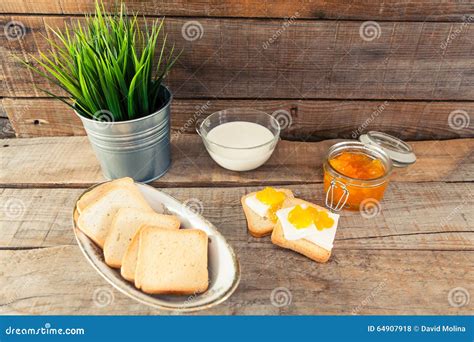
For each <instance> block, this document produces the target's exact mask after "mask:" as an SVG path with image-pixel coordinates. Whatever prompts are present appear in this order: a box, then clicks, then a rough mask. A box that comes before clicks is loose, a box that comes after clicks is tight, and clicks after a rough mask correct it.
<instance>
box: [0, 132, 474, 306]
mask: <svg viewBox="0 0 474 342" xmlns="http://www.w3.org/2000/svg"><path fill="white" fill-rule="evenodd" d="M334 142H335V141H334V140H332V141H323V142H312V143H304V142H289V141H282V142H280V144H279V146H278V148H277V151H276V152H275V154H274V156H273V157H272V159H271V160H270V161H269V162H268V163H267V164H266V165H265V166H263V167H261V168H260V169H258V170H256V171H253V172H246V173H235V172H230V171H226V170H223V169H221V168H220V167H218V166H217V165H216V164H215V163H214V162H213V161H212V160H211V159H210V158H209V156H208V155H207V153H206V151H205V150H204V148H203V146H202V144H201V142H200V141H199V137H197V136H194V135H181V136H179V137H174V138H173V142H172V143H173V165H172V168H171V169H170V171H169V172H168V174H167V175H166V176H164V177H163V178H162V179H160V180H158V181H156V182H154V183H153V185H154V186H155V187H157V188H160V189H162V190H163V191H164V192H166V193H169V194H170V195H172V196H175V197H176V198H178V199H179V200H181V201H185V200H189V199H195V200H198V201H200V202H201V203H202V208H203V212H202V213H203V215H204V216H205V217H206V218H208V219H209V220H210V221H211V222H212V223H214V224H215V225H216V226H217V227H218V229H219V230H220V231H221V232H222V234H223V235H224V236H225V237H226V238H227V240H228V241H229V242H230V244H232V246H233V247H234V249H235V251H236V253H237V255H238V257H239V259H240V263H241V268H242V280H241V283H240V286H239V287H238V289H237V291H236V292H235V293H234V295H233V296H232V297H231V298H229V299H228V300H227V301H226V302H224V303H223V304H221V305H219V306H217V307H215V308H213V309H211V310H208V311H204V312H201V313H202V314H297V315H300V314H354V313H358V314H473V313H474V306H473V304H472V300H471V303H469V304H467V305H463V306H460V307H456V302H455V303H451V304H450V302H449V300H448V293H449V292H450V290H452V289H454V288H457V287H462V288H463V289H464V290H466V291H467V292H468V293H470V294H471V296H474V272H473V265H474V253H473V252H474V210H473V209H474V196H473V195H474V186H473V185H474V183H473V181H474V152H473V151H474V139H458V140H446V141H424V142H414V143H413V146H414V149H415V152H416V153H417V156H418V162H417V163H416V164H415V165H413V166H412V167H410V168H408V169H406V170H397V171H396V172H395V174H394V176H393V178H392V182H391V184H390V187H389V189H388V191H387V193H386V196H385V199H384V200H383V202H382V211H381V212H380V213H379V214H378V215H377V216H375V217H374V218H364V217H362V216H361V214H360V213H358V212H344V213H343V214H342V218H341V220H340V224H339V229H338V232H337V236H336V241H335V248H334V250H333V255H332V257H331V259H330V261H329V262H328V263H326V264H317V263H314V262H312V261H310V260H309V259H307V258H305V257H303V256H301V255H299V254H296V253H294V252H291V251H288V250H283V249H280V248H278V247H276V246H274V245H272V244H271V242H270V238H269V237H266V238H261V239H257V238H253V237H251V236H250V235H249V234H248V233H247V229H246V223H245V218H244V214H243V212H242V210H241V207H240V202H239V198H240V196H242V194H245V193H247V192H250V191H254V190H255V189H256V188H258V187H261V186H263V185H269V184H271V185H283V184H284V185H288V186H289V188H291V189H292V190H293V191H294V192H295V193H296V194H297V195H298V196H300V197H302V198H304V199H307V200H311V201H314V202H316V203H322V184H321V181H322V171H321V161H322V158H323V155H324V153H325V152H326V151H327V148H328V147H329V146H330V145H331V144H332V143H334ZM1 163H2V164H1V169H0V184H1V187H2V190H1V192H2V195H1V203H0V204H1V208H2V211H1V213H2V217H1V225H2V227H1V229H0V254H1V258H0V287H1V289H2V291H1V293H0V313H2V314H160V313H161V312H159V311H157V310H155V309H152V308H149V307H147V306H144V305H142V304H139V303H137V302H135V301H133V300H132V299H129V298H128V297H126V296H125V295H123V294H121V293H119V292H118V291H116V290H114V289H113V288H112V287H111V286H110V285H109V284H108V283H107V282H106V281H105V280H104V279H102V278H101V276H100V275H99V274H97V272H96V271H95V270H94V269H93V268H92V266H90V265H89V264H88V263H87V261H86V260H85V258H84V257H83V255H82V254H81V252H80V250H79V248H78V246H77V244H76V242H75V239H74V235H73V231H72V225H71V213H72V208H73V205H74V202H75V200H76V198H77V197H78V196H79V195H80V194H81V193H82V192H83V191H84V189H85V188H87V187H88V186H90V185H92V184H95V183H97V182H101V181H103V180H104V179H103V178H102V175H101V173H100V169H99V166H98V163H97V162H96V159H95V157H94V155H93V153H92V151H91V149H90V146H89V143H88V141H87V138H86V137H58V138H34V139H4V140H2V146H1ZM278 287H284V288H286V289H287V290H288V291H289V293H291V303H289V304H288V305H285V306H282V307H277V306H275V305H272V302H271V300H270V296H271V293H272V291H273V290H274V289H275V288H278ZM98 289H99V290H104V291H107V292H108V293H109V294H112V296H113V298H112V300H110V301H109V303H108V305H105V306H104V305H98V303H97V301H96V300H94V293H96V292H97V290H98Z"/></svg>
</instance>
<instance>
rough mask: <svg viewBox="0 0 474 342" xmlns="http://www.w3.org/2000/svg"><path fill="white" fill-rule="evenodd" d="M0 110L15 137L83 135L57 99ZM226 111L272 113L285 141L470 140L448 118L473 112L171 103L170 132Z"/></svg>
mask: <svg viewBox="0 0 474 342" xmlns="http://www.w3.org/2000/svg"><path fill="white" fill-rule="evenodd" d="M2 105H3V108H4V111H5V112H6V113H7V114H8V116H9V117H10V120H11V123H12V125H13V126H14V128H15V131H16V134H17V136H18V137H21V138H32V137H40V136H69V135H85V132H84V129H83V128H82V124H81V121H80V119H79V118H78V117H77V116H76V115H75V114H74V113H73V111H72V110H71V109H70V108H69V107H68V106H66V105H65V104H63V103H62V102H60V101H58V100H54V99H49V98H37V99H35V98H33V99H31V98H28V99H25V98H14V99H12V98H4V99H2ZM226 108H255V109H258V110H262V111H265V112H267V113H273V115H274V116H276V117H277V118H280V121H281V122H282V123H283V124H285V126H286V127H285V129H284V130H283V131H282V134H281V136H282V138H283V139H289V140H305V141H318V140H324V139H334V138H349V139H350V138H353V137H354V136H358V135H359V134H360V132H362V131H369V130H377V131H383V132H387V133H390V134H395V135H397V136H399V137H400V138H401V139H404V140H431V139H453V138H468V137H474V130H473V129H472V127H470V125H468V124H466V125H459V126H454V125H452V124H451V126H450V125H449V123H450V122H451V121H452V120H450V119H449V118H450V114H451V113H453V112H455V111H462V112H459V113H466V114H465V115H466V118H468V116H469V115H470V114H469V113H474V102H425V101H420V102H418V101H417V102H413V101H340V100H333V101H324V100H294V101H291V100H226V99H213V98H210V99H200V100H197V99H176V100H174V101H173V104H172V129H173V130H174V131H175V133H177V132H180V133H195V126H196V123H197V122H198V121H199V120H202V119H203V118H205V117H206V116H207V115H209V114H211V113H213V112H216V111H219V110H223V109H226ZM242 117H245V110H242ZM472 120H473V121H474V117H473V119H472ZM286 123H288V125H286Z"/></svg>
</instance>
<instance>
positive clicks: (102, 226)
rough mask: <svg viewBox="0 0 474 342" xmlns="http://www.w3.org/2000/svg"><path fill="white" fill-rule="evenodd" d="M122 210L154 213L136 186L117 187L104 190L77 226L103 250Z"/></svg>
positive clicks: (84, 209)
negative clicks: (112, 226)
mask: <svg viewBox="0 0 474 342" xmlns="http://www.w3.org/2000/svg"><path fill="white" fill-rule="evenodd" d="M120 208H138V209H141V210H143V211H150V212H153V209H152V208H151V207H150V205H149V204H148V203H147V202H146V200H145V198H144V197H143V196H142V194H141V193H140V190H138V188H137V187H136V186H135V184H123V185H120V186H117V185H115V186H111V187H105V188H103V189H102V190H101V191H100V192H98V193H97V195H96V196H95V198H94V199H92V201H91V203H90V204H89V205H87V206H86V207H84V208H83V210H82V212H81V214H80V215H79V218H78V220H77V226H78V228H79V229H80V230H81V231H82V232H84V234H86V235H87V236H88V237H89V238H91V239H92V240H93V241H94V242H95V243H96V244H97V245H99V246H100V247H101V248H103V247H104V243H105V239H106V237H107V233H108V232H109V228H110V226H111V223H112V219H113V217H114V215H115V214H116V213H117V210H119V209H120Z"/></svg>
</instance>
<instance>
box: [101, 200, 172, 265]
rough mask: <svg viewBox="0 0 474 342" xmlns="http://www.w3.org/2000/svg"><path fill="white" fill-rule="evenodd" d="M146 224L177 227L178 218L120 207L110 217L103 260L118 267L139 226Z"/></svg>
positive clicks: (167, 227)
mask: <svg viewBox="0 0 474 342" xmlns="http://www.w3.org/2000/svg"><path fill="white" fill-rule="evenodd" d="M144 224H147V225H150V226H158V227H162V228H165V229H179V226H180V221H179V218H178V217H176V216H174V215H162V214H158V213H154V212H149V211H143V210H141V209H136V208H120V209H119V210H118V211H117V213H116V214H115V216H114V218H113V219H112V224H111V226H110V229H109V232H108V234H107V238H106V239H105V243H104V257H105V262H106V264H107V265H109V266H110V267H114V268H120V266H122V259H123V256H124V254H125V251H126V249H127V247H128V245H129V244H130V242H131V241H132V238H133V236H134V235H135V233H136V232H137V231H138V229H139V228H140V226H142V225H144Z"/></svg>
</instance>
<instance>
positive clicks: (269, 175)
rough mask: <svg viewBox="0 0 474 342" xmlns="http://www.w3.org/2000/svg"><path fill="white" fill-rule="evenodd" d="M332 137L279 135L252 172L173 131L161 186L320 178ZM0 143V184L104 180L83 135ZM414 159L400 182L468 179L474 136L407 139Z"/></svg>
mask: <svg viewBox="0 0 474 342" xmlns="http://www.w3.org/2000/svg"><path fill="white" fill-rule="evenodd" d="M335 142H337V140H325V141H322V142H314V143H304V142H292V141H281V142H280V143H279V144H278V146H277V148H276V150H275V152H274V154H273V156H272V157H271V158H270V160H269V161H268V162H267V163H266V164H265V165H263V166H261V167H260V168H258V169H257V170H254V171H252V172H233V171H228V170H225V169H223V168H221V167H220V166H218V165H217V164H216V163H214V162H213V161H212V159H211V158H210V157H209V155H208V153H207V151H206V150H205V148H204V146H203V144H202V142H201V141H200V137H199V136H197V135H195V134H193V135H191V134H182V135H173V137H172V167H171V169H170V171H169V172H168V173H167V174H166V175H165V176H163V177H162V178H160V179H159V180H157V181H155V182H153V184H154V185H156V186H160V187H177V186H183V187H189V186H229V185H261V184H301V183H320V182H321V181H322V171H321V165H322V162H323V158H324V156H325V155H326V153H327V150H328V148H329V147H330V146H331V145H332V144H334V143H335ZM2 144H3V145H1V146H0V148H1V152H2V153H1V154H0V161H1V165H2V167H1V168H0V185H1V186H4V187H5V186H6V187H25V186H32V187H44V186H48V187H54V186H59V187H62V186H67V187H87V186H90V185H92V184H95V183H97V182H102V181H104V178H103V176H102V175H101V172H100V167H99V164H98V162H97V160H96V158H95V156H94V153H93V152H92V149H91V146H90V144H89V143H88V141H87V138H86V137H56V138H32V139H6V140H3V141H2ZM411 145H412V146H413V148H414V150H415V153H416V154H417V156H418V160H417V162H416V163H415V164H414V165H412V166H410V167H409V168H407V169H396V170H395V172H394V174H393V176H392V179H393V180H395V181H397V180H398V181H404V182H421V181H423V182H434V181H442V182H445V181H450V182H454V181H466V182H467V181H473V180H474V152H473V151H474V139H456V140H444V141H418V142H412V143H411Z"/></svg>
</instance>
